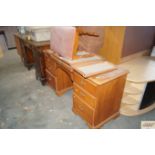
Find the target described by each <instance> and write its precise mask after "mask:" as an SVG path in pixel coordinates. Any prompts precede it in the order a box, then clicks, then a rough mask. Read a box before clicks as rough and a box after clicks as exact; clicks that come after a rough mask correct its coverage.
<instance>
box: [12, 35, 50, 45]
mask: <svg viewBox="0 0 155 155" xmlns="http://www.w3.org/2000/svg"><path fill="white" fill-rule="evenodd" d="M15 35H16V36H18V37H19V38H21V39H23V40H24V41H25V42H27V43H29V44H31V45H33V46H36V47H40V46H45V45H49V44H50V41H33V40H27V39H26V37H25V35H20V34H19V33H16V34H15Z"/></svg>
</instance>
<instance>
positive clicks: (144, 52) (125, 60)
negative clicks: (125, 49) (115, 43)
mask: <svg viewBox="0 0 155 155" xmlns="http://www.w3.org/2000/svg"><path fill="white" fill-rule="evenodd" d="M150 51H151V49H148V50H144V51H141V52H138V53H135V54H132V55H129V56H126V57H123V58H121V61H120V64H121V63H124V62H127V61H129V60H131V59H135V58H137V57H141V56H144V55H149V54H150Z"/></svg>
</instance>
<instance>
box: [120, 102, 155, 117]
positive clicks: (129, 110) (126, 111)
mask: <svg viewBox="0 0 155 155" xmlns="http://www.w3.org/2000/svg"><path fill="white" fill-rule="evenodd" d="M134 106H135V105H133V106H131V105H126V104H123V105H122V107H121V110H120V113H121V114H122V115H125V116H138V115H142V114H145V113H147V112H149V111H151V110H153V109H155V103H154V104H152V105H151V106H149V107H147V108H145V109H142V110H135V107H134Z"/></svg>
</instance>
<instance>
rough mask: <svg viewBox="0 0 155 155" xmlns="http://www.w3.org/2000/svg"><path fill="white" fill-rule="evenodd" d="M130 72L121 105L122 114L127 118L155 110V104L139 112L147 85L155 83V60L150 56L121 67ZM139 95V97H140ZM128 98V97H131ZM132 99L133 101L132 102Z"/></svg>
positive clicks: (126, 63) (131, 61) (123, 64)
mask: <svg viewBox="0 0 155 155" xmlns="http://www.w3.org/2000/svg"><path fill="white" fill-rule="evenodd" d="M120 66H121V67H124V68H126V69H128V70H129V72H130V73H129V74H128V77H127V83H126V88H125V91H124V94H126V95H129V96H130V99H129V98H128V99H127V98H126V96H125V95H124V97H123V100H122V105H121V114H123V115H127V116H135V115H141V114H144V113H146V112H149V111H150V110H152V109H153V108H155V106H154V104H153V105H150V106H149V107H147V108H144V109H142V110H139V107H140V103H141V101H142V98H143V94H144V91H145V89H146V84H147V83H148V82H153V81H155V60H153V59H152V58H151V57H149V56H141V57H139V58H135V59H133V60H130V61H128V62H125V63H122V64H121V65H120ZM138 94H139V95H138ZM129 96H127V97H129ZM131 98H132V99H133V100H131Z"/></svg>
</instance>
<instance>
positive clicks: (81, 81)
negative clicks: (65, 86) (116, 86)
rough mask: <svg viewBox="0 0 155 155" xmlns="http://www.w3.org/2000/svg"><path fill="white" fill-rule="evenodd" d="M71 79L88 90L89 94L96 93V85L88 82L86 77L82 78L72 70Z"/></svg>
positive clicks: (94, 94)
mask: <svg viewBox="0 0 155 155" xmlns="http://www.w3.org/2000/svg"><path fill="white" fill-rule="evenodd" d="M73 79H74V82H75V83H76V84H77V85H79V86H80V87H82V88H83V89H85V90H86V91H88V92H89V93H90V94H91V95H93V96H96V95H97V92H96V90H97V89H96V88H97V87H96V86H95V85H93V84H92V83H91V82H89V81H88V80H87V79H85V78H83V77H82V76H81V75H80V74H78V73H76V72H74V75H73Z"/></svg>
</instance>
